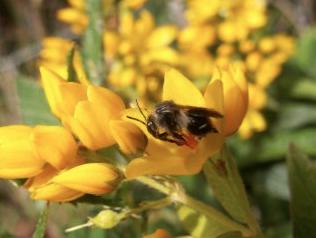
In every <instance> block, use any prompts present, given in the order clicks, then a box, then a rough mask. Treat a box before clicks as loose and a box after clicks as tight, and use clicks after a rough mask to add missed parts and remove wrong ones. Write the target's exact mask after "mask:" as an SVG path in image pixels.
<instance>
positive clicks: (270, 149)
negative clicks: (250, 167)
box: [254, 128, 316, 161]
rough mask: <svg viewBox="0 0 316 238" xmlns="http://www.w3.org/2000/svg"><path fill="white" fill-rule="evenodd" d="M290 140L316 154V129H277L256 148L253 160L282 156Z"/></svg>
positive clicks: (266, 159) (267, 159) (265, 159)
mask: <svg viewBox="0 0 316 238" xmlns="http://www.w3.org/2000/svg"><path fill="white" fill-rule="evenodd" d="M292 141H295V143H296V144H297V145H298V146H299V147H300V148H302V149H303V150H304V151H306V152H307V153H309V154H313V155H316V146H315V145H316V129H314V128H306V129H301V130H297V131H294V130H292V131H289V130H286V131H278V132H277V133H274V135H273V136H269V137H265V138H264V139H263V140H262V141H261V145H260V146H259V148H257V149H256V152H257V156H256V157H257V158H254V160H255V159H257V161H258V160H261V161H269V160H275V159H280V158H283V157H284V156H285V155H286V153H287V148H288V145H289V143H291V142H292Z"/></svg>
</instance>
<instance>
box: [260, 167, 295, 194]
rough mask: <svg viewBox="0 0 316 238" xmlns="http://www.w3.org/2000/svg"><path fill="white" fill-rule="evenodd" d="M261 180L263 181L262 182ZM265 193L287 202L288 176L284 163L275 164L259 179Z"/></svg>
mask: <svg viewBox="0 0 316 238" xmlns="http://www.w3.org/2000/svg"><path fill="white" fill-rule="evenodd" d="M262 180H263V181H262ZM261 182H262V183H263V184H264V187H265V189H266V191H267V192H268V193H269V194H270V195H271V196H273V197H277V198H279V199H282V200H289V198H290V191H289V188H288V176H287V169H286V166H285V163H281V164H276V165H274V166H272V168H271V169H269V170H268V171H267V172H266V174H265V176H264V178H263V179H261Z"/></svg>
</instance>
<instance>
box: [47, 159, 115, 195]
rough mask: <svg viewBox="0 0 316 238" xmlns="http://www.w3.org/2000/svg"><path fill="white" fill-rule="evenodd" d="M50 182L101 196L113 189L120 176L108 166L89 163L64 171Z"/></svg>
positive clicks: (112, 167)
mask: <svg viewBox="0 0 316 238" xmlns="http://www.w3.org/2000/svg"><path fill="white" fill-rule="evenodd" d="M52 181H53V182H55V183H57V184H60V185H62V186H65V187H67V188H70V189H73V190H76V191H79V192H83V193H89V194H94V195H101V194H104V193H108V192H111V191H113V190H114V189H115V187H116V185H117V183H118V182H119V181H120V174H119V172H118V170H117V169H116V168H115V167H114V166H112V165H110V164H105V163H89V164H83V165H79V166H76V167H74V168H72V169H69V170H67V171H64V172H62V173H60V174H59V175H57V176H56V177H54V178H53V180H52Z"/></svg>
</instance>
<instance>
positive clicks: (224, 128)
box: [126, 68, 247, 178]
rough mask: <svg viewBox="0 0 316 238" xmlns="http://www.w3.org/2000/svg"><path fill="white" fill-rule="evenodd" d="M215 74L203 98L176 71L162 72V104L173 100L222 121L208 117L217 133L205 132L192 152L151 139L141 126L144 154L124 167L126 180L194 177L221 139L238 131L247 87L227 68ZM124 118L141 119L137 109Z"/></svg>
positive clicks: (244, 82) (191, 84)
mask: <svg viewBox="0 0 316 238" xmlns="http://www.w3.org/2000/svg"><path fill="white" fill-rule="evenodd" d="M218 71H219V70H218ZM219 72H220V73H217V74H215V75H214V76H213V80H212V81H211V82H210V83H209V84H208V86H207V88H206V90H205V93H204V95H202V94H201V92H200V91H199V90H198V89H197V88H196V87H195V86H194V84H193V83H192V82H191V81H189V80H188V79H187V78H185V77H184V76H183V75H182V74H181V73H179V72H178V71H176V70H174V69H171V70H169V71H167V72H166V74H165V81H164V86H163V93H162V100H163V101H165V100H173V101H174V102H175V103H176V104H179V105H187V106H195V107H204V108H210V109H214V110H216V111H218V112H219V113H221V114H223V115H224V120H222V119H213V118H212V119H211V120H212V122H213V124H214V126H215V127H216V128H217V130H218V131H219V133H209V134H208V135H206V136H205V137H204V138H202V139H201V140H200V141H199V142H198V144H197V146H196V148H195V149H191V148H188V147H186V146H177V145H175V144H172V143H168V142H163V141H161V140H159V139H156V138H153V136H152V135H150V134H149V133H148V131H147V129H146V128H145V126H144V125H142V127H141V128H142V130H144V132H145V133H146V134H147V136H148V138H149V142H148V146H147V148H146V154H145V156H144V157H141V158H137V159H134V160H132V161H131V162H130V163H129V164H128V165H127V168H126V176H127V177H128V178H133V177H137V176H142V175H189V174H195V173H197V172H199V171H200V170H201V168H202V166H203V164H204V162H205V161H206V160H207V159H209V158H210V156H211V155H213V154H214V153H215V152H217V151H218V150H219V149H220V148H221V146H222V144H223V142H224V138H225V136H226V135H229V134H231V133H233V132H234V131H236V130H237V129H238V126H239V125H240V123H241V121H242V117H243V116H244V115H245V112H246V110H247V100H246V98H245V97H246V95H244V94H243V93H244V90H245V91H247V90H246V89H245V88H244V87H246V86H247V84H246V81H245V79H244V78H243V77H242V73H241V71H239V70H234V69H232V68H229V69H228V70H227V69H223V70H221V71H219ZM230 104H231V105H230ZM127 115H129V116H132V117H134V118H138V119H139V120H143V118H142V117H141V115H140V113H139V112H138V111H137V110H129V111H127ZM135 123H137V122H135ZM238 123H239V124H238ZM138 124H139V123H138ZM140 126H141V125H140Z"/></svg>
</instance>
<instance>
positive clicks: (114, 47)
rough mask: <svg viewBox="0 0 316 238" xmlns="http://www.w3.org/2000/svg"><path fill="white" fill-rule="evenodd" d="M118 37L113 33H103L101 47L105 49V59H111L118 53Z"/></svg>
mask: <svg viewBox="0 0 316 238" xmlns="http://www.w3.org/2000/svg"><path fill="white" fill-rule="evenodd" d="M119 43H120V37H119V35H118V34H117V33H115V32H108V31H107V32H105V33H104V34H103V45H104V48H105V56H106V58H110V59H111V58H113V57H114V56H115V55H116V54H117V51H118V47H119Z"/></svg>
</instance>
